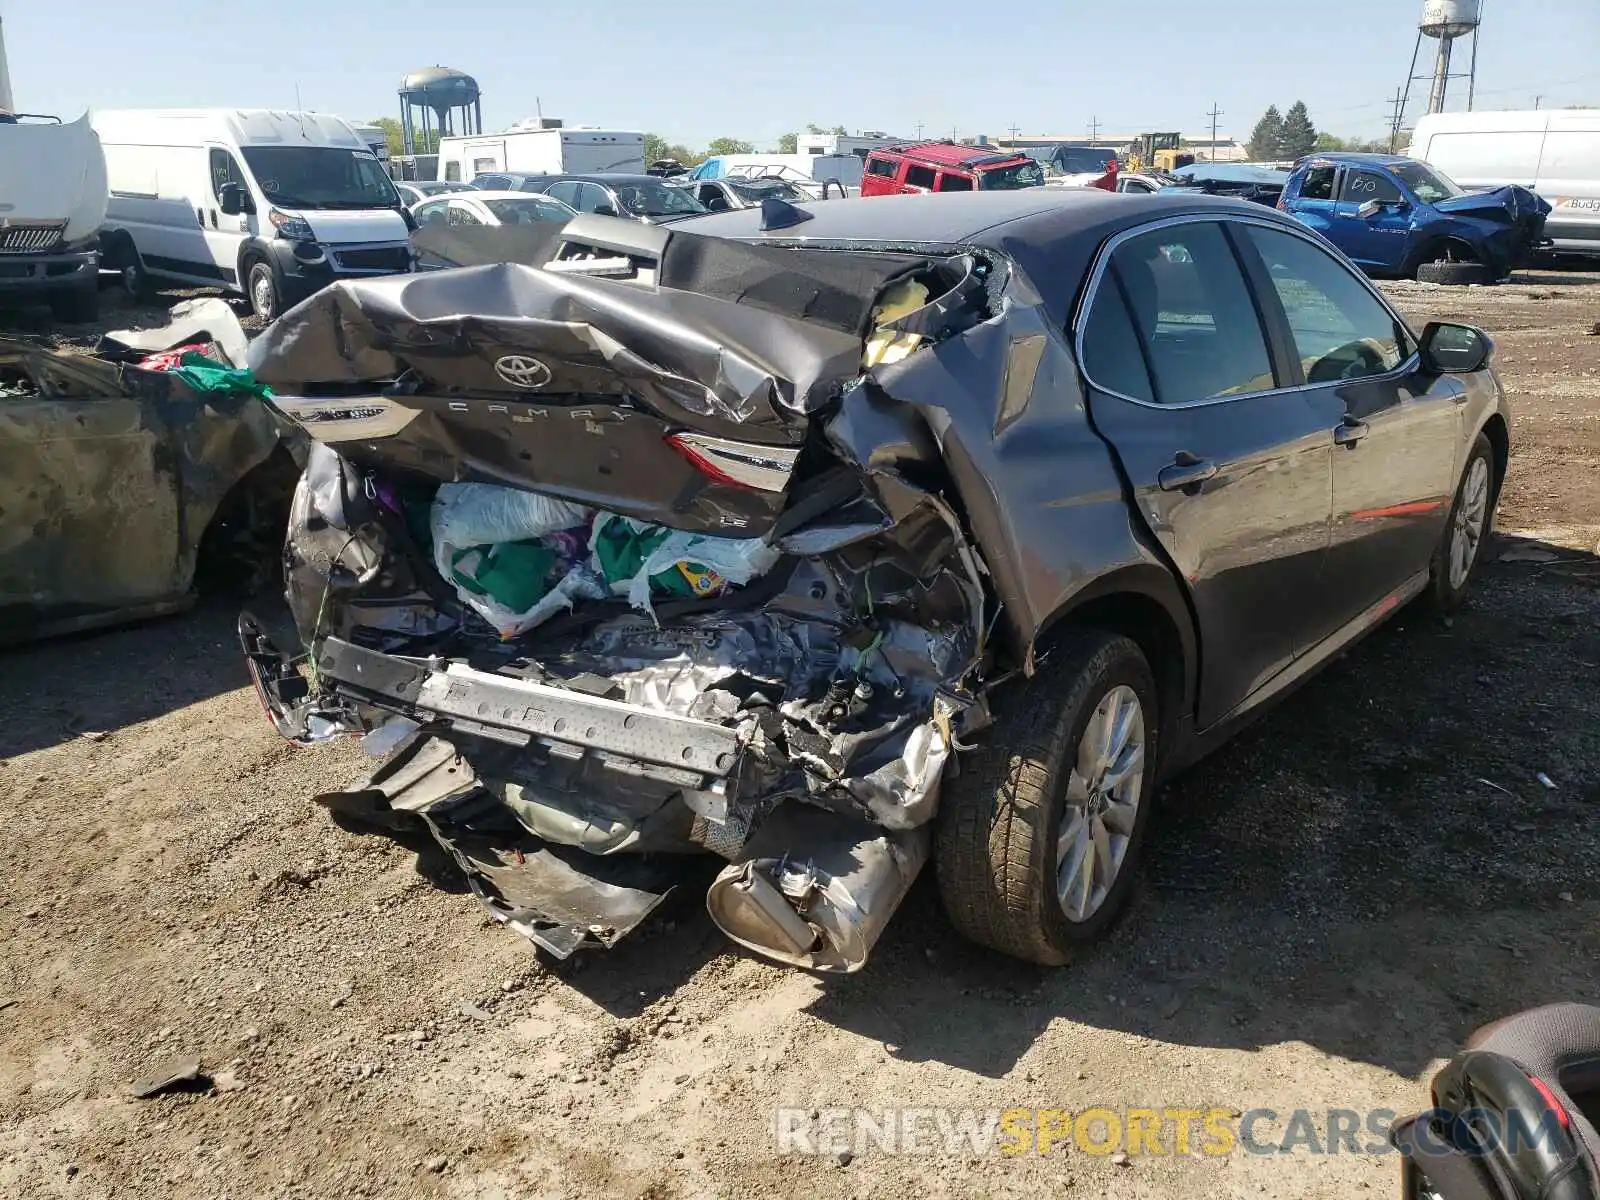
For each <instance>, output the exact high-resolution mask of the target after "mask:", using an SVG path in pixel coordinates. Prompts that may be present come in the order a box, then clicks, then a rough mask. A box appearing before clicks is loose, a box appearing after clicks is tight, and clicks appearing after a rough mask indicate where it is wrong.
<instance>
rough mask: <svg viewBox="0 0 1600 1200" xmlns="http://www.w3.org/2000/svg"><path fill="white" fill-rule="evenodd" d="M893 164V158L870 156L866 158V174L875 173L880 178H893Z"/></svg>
mask: <svg viewBox="0 0 1600 1200" xmlns="http://www.w3.org/2000/svg"><path fill="white" fill-rule="evenodd" d="M894 170H895V164H894V160H893V159H888V158H871V159H868V160H867V174H868V175H876V176H878V177H879V178H880V179H893V178H894Z"/></svg>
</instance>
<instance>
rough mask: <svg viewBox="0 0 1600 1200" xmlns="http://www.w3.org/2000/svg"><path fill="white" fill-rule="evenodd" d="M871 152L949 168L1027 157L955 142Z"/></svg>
mask: <svg viewBox="0 0 1600 1200" xmlns="http://www.w3.org/2000/svg"><path fill="white" fill-rule="evenodd" d="M872 152H873V153H874V154H898V155H900V156H901V157H902V158H913V159H916V160H917V161H919V162H927V163H936V164H938V165H940V166H949V167H970V166H975V165H978V164H982V163H988V162H997V163H999V162H1009V161H1012V160H1014V159H1019V158H1027V157H1028V156H1027V155H1026V154H1023V153H1022V152H1021V151H1020V150H1000V149H998V148H996V147H994V146H968V145H963V144H961V143H956V142H916V143H913V144H911V145H906V146H878V147H876V148H875V149H874V150H873V151H872Z"/></svg>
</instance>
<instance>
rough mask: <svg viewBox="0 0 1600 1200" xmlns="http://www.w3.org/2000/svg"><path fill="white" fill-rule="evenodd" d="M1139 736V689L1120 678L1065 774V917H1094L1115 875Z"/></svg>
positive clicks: (1136, 798) (1061, 853)
mask: <svg viewBox="0 0 1600 1200" xmlns="http://www.w3.org/2000/svg"><path fill="white" fill-rule="evenodd" d="M1145 744H1146V737H1145V718H1144V708H1143V706H1142V705H1141V704H1140V703H1139V696H1138V694H1137V693H1136V692H1135V691H1134V690H1133V689H1132V688H1131V687H1128V686H1127V685H1125V684H1119V685H1118V686H1117V687H1114V688H1112V689H1111V690H1110V691H1108V692H1107V693H1106V694H1105V695H1104V696H1103V697H1102V698H1101V700H1100V703H1099V704H1097V705H1096V706H1095V709H1094V712H1093V713H1092V714H1091V715H1090V717H1089V723H1088V725H1087V726H1085V728H1084V731H1083V736H1082V737H1081V738H1080V739H1079V741H1078V757H1077V761H1076V762H1075V763H1074V764H1073V767H1072V772H1071V774H1070V775H1069V776H1068V779H1067V795H1066V808H1065V811H1064V812H1063V813H1062V815H1061V833H1060V836H1059V837H1058V839H1057V841H1056V898H1057V899H1058V900H1059V901H1060V904H1061V911H1062V912H1063V913H1065V914H1066V916H1067V919H1068V920H1069V921H1074V922H1079V923H1081V922H1083V921H1087V920H1088V919H1089V918H1090V917H1092V916H1093V915H1094V914H1095V912H1096V911H1097V910H1098V909H1099V908H1100V906H1101V905H1102V904H1104V903H1105V900H1106V896H1107V895H1108V894H1109V893H1110V891H1111V887H1112V885H1113V884H1114V883H1116V880H1117V873H1118V872H1119V871H1121V869H1122V864H1123V861H1124V859H1125V858H1126V857H1127V854H1128V846H1129V844H1130V842H1131V840H1132V836H1133V831H1134V827H1135V821H1136V819H1137V817H1138V815H1139V802H1140V799H1141V794H1142V792H1143V788H1144V774H1145V771H1144V767H1145Z"/></svg>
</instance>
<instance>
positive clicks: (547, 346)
mask: <svg viewBox="0 0 1600 1200" xmlns="http://www.w3.org/2000/svg"><path fill="white" fill-rule="evenodd" d="M673 247H676V248H677V249H676V252H673ZM668 250H669V252H668V253H666V254H663V255H662V256H661V258H660V260H659V261H658V262H656V261H652V262H650V263H648V264H635V266H636V267H638V268H639V269H641V270H643V271H645V272H648V273H649V274H650V276H651V277H652V279H651V282H653V283H654V284H655V285H656V286H653V287H652V286H640V285H639V283H638V282H637V281H635V282H618V281H613V280H610V279H596V278H585V277H583V276H582V275H580V274H576V273H572V272H567V271H562V270H559V269H557V270H540V269H536V268H532V267H524V266H513V265H497V266H488V267H477V268H467V269H462V270H457V271H448V272H437V273H430V274H427V275H422V276H415V277H411V278H397V279H391V280H382V281H376V282H371V283H362V284H347V285H342V286H338V287H335V288H332V289H329V290H328V291H325V292H323V293H321V294H320V295H318V296H316V297H314V298H313V299H312V300H310V301H308V302H307V303H306V304H304V305H302V306H300V308H298V309H296V310H294V311H293V312H291V313H289V314H287V315H286V316H285V317H284V318H282V319H281V320H280V321H279V322H278V323H277V325H276V326H275V327H274V328H273V329H271V330H269V332H268V334H267V335H266V336H264V337H263V338H262V339H261V341H260V342H259V343H258V344H257V348H256V350H255V352H254V354H253V359H252V365H253V367H254V369H255V371H256V373H257V376H258V377H259V378H261V379H262V380H264V381H265V382H267V383H269V384H271V385H272V386H273V387H274V389H275V390H276V391H277V392H278V395H277V398H276V403H277V405H278V406H279V408H281V409H282V410H283V411H284V412H285V413H286V414H287V415H288V416H290V417H291V418H293V419H294V420H296V421H297V422H298V423H299V424H301V425H302V426H303V427H304V428H305V429H306V431H307V432H308V433H309V434H310V435H311V437H312V438H313V439H315V441H316V443H317V445H316V446H315V447H314V449H313V452H312V456H311V460H310V465H309V467H308V469H307V472H306V475H305V478H304V480H303V481H302V484H301V488H300V492H299V494H298V496H297V497H296V502H295V508H294V512H293V514H292V517H291V523H290V532H289V540H288V546H287V550H286V564H287V567H288V570H289V600H290V606H291V608H292V610H293V612H294V616H295V620H296V622H297V624H298V632H299V636H300V638H301V641H302V642H303V644H304V645H305V647H306V650H307V653H306V656H305V659H304V661H303V663H300V664H294V663H292V662H291V661H290V660H289V659H288V658H286V657H285V656H284V655H282V654H281V653H280V652H279V651H278V649H277V648H276V647H274V646H273V645H272V644H271V642H270V640H269V639H268V638H267V637H266V635H265V634H264V633H263V631H262V629H261V627H260V626H259V625H257V624H256V623H255V622H254V621H253V620H251V619H249V618H246V619H245V620H244V621H243V622H242V623H241V634H242V636H243V639H244V642H245V647H246V651H247V653H248V654H249V655H250V658H251V663H252V669H253V670H254V672H255V674H256V677H257V682H258V685H259V687H260V690H261V692H262V697H263V701H264V704H265V706H266V708H267V710H268V713H269V715H270V716H272V718H273V719H274V721H275V723H277V725H278V727H279V729H280V731H282V732H283V733H284V734H285V736H288V737H291V738H293V739H294V740H297V741H314V740H319V739H321V738H323V737H327V736H332V735H334V734H337V733H343V732H360V733H364V734H365V735H366V737H367V738H368V744H369V748H370V749H372V750H373V751H374V752H378V753H387V752H389V751H391V750H393V749H395V747H397V746H398V747H399V750H398V752H397V753H398V758H397V759H396V760H395V761H396V762H399V763H401V764H403V765H402V766H400V767H396V766H395V765H394V763H391V764H387V765H386V766H385V767H384V768H383V769H382V770H380V772H379V773H378V774H377V775H376V776H375V777H374V779H373V781H372V782H371V785H370V786H369V787H367V788H365V789H361V790H360V791H358V792H356V793H349V794H344V795H342V796H341V797H339V798H330V802H332V803H337V804H340V805H344V806H349V805H352V804H353V805H355V806H356V807H357V808H358V809H360V810H361V811H363V812H364V813H365V814H366V815H368V816H369V817H371V816H376V815H378V814H384V816H385V819H420V820H423V821H425V822H426V823H427V825H428V827H429V828H430V829H431V830H432V831H433V833H434V834H435V835H436V836H437V837H439V839H440V840H441V841H442V842H443V843H444V844H445V845H446V846H447V847H448V848H449V849H450V851H451V853H452V854H453V855H454V856H455V858H456V860H457V861H458V862H459V863H460V864H461V865H462V867H463V869H464V870H466V872H467V873H468V876H469V878H470V879H471V880H472V886H473V887H474V888H475V890H477V891H478V892H479V894H480V895H481V896H483V897H484V899H485V901H486V903H488V904H489V905H490V908H491V911H493V912H494V913H495V914H496V916H497V917H499V918H500V919H501V920H503V921H505V922H507V923H508V924H511V925H513V926H514V927H516V928H517V929H519V930H520V931H522V932H524V933H525V934H527V935H528V936H530V937H532V938H534V939H535V940H536V941H538V942H539V943H540V944H541V945H543V946H545V947H546V948H547V949H549V950H550V951H552V952H553V953H556V954H560V955H565V954H568V953H571V952H572V951H573V950H575V949H576V948H578V947H579V946H582V945H585V944H600V945H609V944H611V942H613V941H614V940H615V939H616V938H617V937H619V936H621V934H622V933H624V932H626V930H627V929H629V928H631V927H632V926H633V925H634V924H637V922H638V921H639V920H642V919H643V918H644V916H645V915H646V914H647V913H648V912H649V911H650V909H651V908H652V907H653V906H654V904H655V903H656V902H657V901H658V900H659V899H660V897H661V896H662V895H663V894H665V891H666V890H668V889H669V888H670V877H669V878H667V879H665V880H664V879H663V878H662V877H661V875H662V863H663V861H667V862H670V860H671V856H675V855H682V854H689V853H698V852H704V851H706V850H710V851H712V852H714V853H717V854H719V855H721V856H722V857H723V858H725V859H728V860H729V861H730V862H732V863H735V864H736V866H735V867H732V868H730V870H731V871H734V872H735V873H736V874H738V876H739V878H738V879H737V880H732V879H731V877H730V880H729V881H728V882H727V883H726V884H719V887H718V888H716V889H714V890H713V896H714V900H713V903H712V905H711V907H712V913H713V916H714V917H715V918H716V919H717V921H718V923H719V924H722V925H723V927H724V928H725V929H726V930H727V931H728V932H729V933H730V935H731V936H734V937H735V938H736V939H737V940H740V941H741V942H743V943H744V944H746V945H751V946H753V947H755V948H757V949H762V950H764V951H765V952H767V953H770V954H773V955H775V956H776V957H779V958H781V959H783V960H784V961H790V962H795V963H798V964H801V965H806V966H811V967H813V968H815V969H819V970H854V969H856V968H858V967H860V966H861V964H862V963H863V962H864V960H865V957H866V953H867V951H868V950H869V949H870V947H871V943H872V941H873V940H875V939H876V937H877V934H878V933H879V932H880V931H881V929H882V927H883V924H884V923H885V922H886V921H887V918H888V915H889V913H891V912H892V911H893V909H894V907H895V905H896V904H898V902H899V900H900V898H901V897H902V896H903V895H904V893H905V890H906V888H908V887H909V885H910V883H911V881H912V880H913V879H914V878H915V875H916V872H917V869H918V868H919V867H920V866H921V864H922V861H923V858H924V857H925V856H926V829H925V828H923V827H925V826H926V825H927V823H928V821H929V820H930V818H931V817H932V815H933V812H934V808H935V806H936V803H937V796H938V786H939V781H940V778H941V775H942V773H943V769H944V766H945V764H946V761H947V759H948V757H949V755H950V753H951V750H952V746H953V744H954V743H955V741H956V739H957V738H958V736H959V734H960V732H961V731H962V730H963V729H966V728H971V727H975V725H976V724H977V723H980V721H981V716H982V712H983V706H982V704H981V703H980V702H978V701H977V699H976V697H975V696H974V695H973V693H972V692H971V691H969V689H968V682H969V677H970V675H971V673H972V671H973V668H974V667H975V665H976V664H977V663H978V661H979V658H980V654H981V650H982V642H983V635H984V632H985V631H986V629H987V628H988V623H987V620H986V618H985V608H986V606H987V604H988V601H987V600H986V597H985V591H984V585H983V581H982V568H981V567H980V564H979V563H978V561H977V559H976V556H975V555H974V554H973V552H972V550H971V549H970V547H969V546H968V543H967V540H966V536H965V534H964V532H963V529H962V525H961V523H960V521H959V520H958V519H957V516H956V514H955V513H954V511H953V510H952V509H951V508H950V507H949V505H948V504H947V502H946V501H945V500H944V499H942V498H941V497H940V495H939V494H938V493H937V491H936V490H934V489H926V488H923V487H921V486H917V485H916V484H915V483H914V482H913V481H911V480H910V479H907V478H905V477H904V476H903V475H901V474H898V473H896V472H895V471H894V470H893V460H892V458H886V459H885V460H884V461H883V462H881V463H864V462H861V461H855V460H853V459H852V458H851V457H850V456H848V455H846V454H843V453H841V452H840V451H839V450H838V449H836V448H834V447H833V446H832V445H831V444H830V438H829V436H828V430H829V421H830V419H831V418H832V416H833V414H834V413H835V411H836V410H837V408H838V406H839V403H840V399H841V396H843V395H844V394H845V393H846V392H847V391H850V390H855V389H862V388H867V389H870V388H871V387H872V385H871V383H870V382H865V381H864V380H863V370H864V364H870V363H876V362H890V361H894V360H895V359H896V358H898V357H903V356H904V355H905V354H907V353H909V352H910V351H911V349H912V348H913V347H915V346H917V345H919V344H921V343H922V342H923V341H925V340H931V339H937V338H938V337H940V336H942V334H943V333H944V332H945V331H946V330H947V329H958V328H966V327H968V326H970V325H971V324H973V323H974V322H975V321H978V320H982V319H984V318H985V317H986V316H988V315H989V312H988V308H987V304H988V299H987V291H986V287H985V284H984V279H983V276H984V274H985V270H986V269H985V268H984V266H983V265H982V264H980V263H978V262H977V261H976V260H974V259H973V258H971V257H968V256H964V255H959V254H949V255H937V256H935V255H928V254H912V253H888V252H885V253H848V254H845V253H840V254H822V253H797V252H795V251H792V250H778V249H774V248H770V247H765V246H749V245H743V244H739V243H732V242H718V241H713V240H711V239H706V238H694V237H674V239H673V241H672V242H671V243H669V246H668ZM465 314H470V315H465ZM405 764H409V765H405ZM417 764H421V765H420V766H418V765H417ZM797 806H800V807H802V808H803V809H804V810H805V816H804V817H797V816H796V815H795V814H794V812H793V811H792V810H794V809H796V807H797ZM396 813H404V814H410V817H409V818H405V817H398V818H396V817H393V814H396ZM830 814H831V815H830ZM817 819H821V820H823V822H824V824H826V825H828V826H829V828H830V832H829V833H828V834H827V836H826V837H821V838H817V839H814V840H812V841H807V840H804V839H803V840H802V841H801V842H800V843H798V844H796V843H794V842H782V845H781V846H780V847H779V848H778V849H777V850H774V849H773V848H772V842H773V839H774V838H775V837H777V838H779V839H780V841H781V835H779V834H778V833H776V832H773V831H774V830H778V829H785V828H793V829H797V830H801V831H806V830H811V829H813V828H815V821H816V820H817ZM764 831H765V836H761V835H762V834H763V832H764ZM805 837H806V838H810V837H811V834H809V833H806V835H805ZM752 847H753V849H752ZM747 851H748V853H747ZM813 859H814V860H815V861H814V862H813ZM622 860H626V861H622ZM619 861H622V865H620V866H619V865H617V863H618V862H619ZM784 862H787V863H788V864H789V867H792V868H794V869H789V867H785V868H783V869H780V864H781V863H784ZM852 862H853V863H855V864H856V866H855V867H853V868H852V867H850V866H848V864H849V863H852ZM808 864H809V865H808ZM668 875H669V876H670V872H668ZM752 889H753V891H752ZM774 889H776V890H774ZM752 895H754V897H755V898H754V900H752V899H751V896H752ZM775 895H779V896H782V897H783V899H782V900H781V906H782V907H783V909H784V912H786V913H787V914H788V916H787V918H784V917H783V916H782V915H781V914H777V913H776V909H775V908H774V907H773V906H774V904H779V903H780V902H779V901H775V900H773V896H775ZM775 914H776V915H775ZM774 921H776V922H777V923H776V924H774V923H773V922H774ZM761 929H767V930H769V931H770V932H771V936H772V937H774V938H777V939H779V940H777V941H772V942H769V943H766V944H763V943H762V941H761V936H760V934H759V931H760V930H761Z"/></svg>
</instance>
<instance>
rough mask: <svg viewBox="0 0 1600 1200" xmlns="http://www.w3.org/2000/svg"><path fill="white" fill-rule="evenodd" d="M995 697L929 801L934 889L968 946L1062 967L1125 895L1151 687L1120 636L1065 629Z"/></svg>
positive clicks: (1145, 668)
mask: <svg viewBox="0 0 1600 1200" xmlns="http://www.w3.org/2000/svg"><path fill="white" fill-rule="evenodd" d="M996 699H997V711H996V724H995V727H994V728H993V729H992V730H990V731H989V732H988V733H987V734H986V735H985V736H986V737H987V739H988V740H987V743H986V744H985V745H984V746H983V747H982V748H981V749H980V750H978V751H977V752H976V753H975V754H973V755H972V756H971V757H970V758H968V759H965V760H963V762H962V770H961V773H960V775H959V776H957V777H955V778H953V779H952V780H950V782H949V783H948V784H947V785H946V788H945V794H944V797H943V799H942V800H941V802H940V812H939V825H938V831H937V842H936V869H937V872H938V877H939V891H940V894H941V895H942V897H943V899H944V906H945V911H946V912H947V913H948V914H949V916H950V921H951V923H952V924H953V925H954V926H955V927H956V928H957V929H958V930H959V931H960V932H962V933H963V934H965V935H966V936H967V937H969V938H971V939H972V940H973V941H975V942H979V943H981V944H982V945H985V946H988V947H990V948H992V949H995V950H999V951H1001V952H1002V953H1005V954H1010V955H1013V956H1014V957H1017V958H1022V959H1027V960H1029V961H1032V962H1037V963H1043V964H1046V965H1050V966H1054V965H1059V964H1061V963H1064V962H1066V961H1068V959H1069V958H1070V957H1071V956H1072V952H1073V951H1074V950H1075V949H1077V948H1078V947H1080V946H1082V945H1083V944H1084V943H1087V942H1089V941H1092V940H1093V939H1094V938H1096V937H1098V936H1099V935H1100V934H1101V933H1102V932H1103V931H1104V930H1105V928H1106V927H1107V926H1108V925H1109V924H1110V923H1111V921H1112V920H1113V919H1114V918H1115V917H1116V915H1117V913H1118V912H1119V910H1120V909H1121V908H1122V906H1123V905H1124V904H1125V903H1126V902H1127V899H1128V896H1129V893H1130V889H1131V888H1132V885H1133V877H1134V873H1135V868H1136V866H1137V863H1138V860H1139V857H1140V853H1141V851H1142V848H1143V844H1144V837H1145V831H1146V829H1147V827H1148V824H1149V817H1150V808H1151V798H1152V797H1151V792H1152V790H1153V787H1154V781H1155V770H1156V751H1157V746H1156V737H1157V731H1158V730H1159V729H1160V720H1159V714H1158V709H1157V693H1156V685H1155V680H1154V678H1153V676H1152V675H1151V672H1150V666H1149V664H1148V663H1147V662H1146V661H1145V658H1144V655H1143V654H1142V653H1141V652H1140V650H1139V647H1138V646H1136V645H1135V644H1134V643H1133V642H1131V641H1130V640H1128V639H1127V638H1125V637H1119V636H1117V635H1115V634H1109V633H1101V632H1098V631H1091V630H1083V631H1073V632H1071V633H1069V634H1067V635H1064V636H1063V637H1062V638H1061V639H1060V640H1059V641H1058V642H1057V644H1056V646H1055V648H1054V650H1053V652H1052V653H1051V654H1050V655H1049V656H1048V658H1047V659H1046V660H1045V661H1043V662H1041V664H1040V667H1039V672H1038V673H1037V674H1036V675H1035V676H1034V677H1033V679H1031V680H1028V681H1026V682H1019V683H1017V684H1014V685H1012V686H1011V687H1010V688H1009V690H1002V691H1001V692H1000V693H999V695H998V696H997V698H996Z"/></svg>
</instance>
